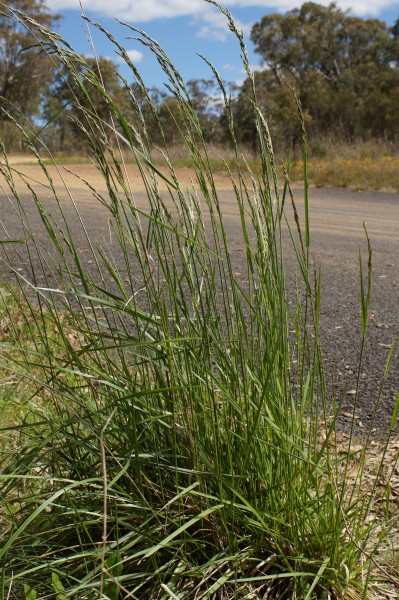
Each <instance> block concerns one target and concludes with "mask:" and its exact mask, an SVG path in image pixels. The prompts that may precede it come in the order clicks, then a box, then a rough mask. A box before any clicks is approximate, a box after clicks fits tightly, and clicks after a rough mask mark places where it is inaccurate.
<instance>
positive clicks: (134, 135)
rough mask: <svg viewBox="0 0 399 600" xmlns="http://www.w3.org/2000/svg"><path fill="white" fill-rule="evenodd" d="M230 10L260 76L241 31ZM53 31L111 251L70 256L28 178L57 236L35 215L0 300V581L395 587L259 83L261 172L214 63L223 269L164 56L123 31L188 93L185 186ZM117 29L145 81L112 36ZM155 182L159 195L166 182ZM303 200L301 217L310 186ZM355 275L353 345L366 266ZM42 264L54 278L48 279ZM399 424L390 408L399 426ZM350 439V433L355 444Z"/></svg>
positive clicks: (62, 586)
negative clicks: (290, 252)
mask: <svg viewBox="0 0 399 600" xmlns="http://www.w3.org/2000/svg"><path fill="white" fill-rule="evenodd" d="M225 15H226V18H227V19H229V25H230V27H231V28H232V30H233V31H234V32H235V34H236V36H237V38H238V42H239V45H240V50H241V53H242V56H243V60H244V67H245V68H246V69H247V71H248V75H249V76H250V77H251V76H252V75H251V73H250V71H249V67H248V60H247V55H246V50H245V47H244V45H243V42H242V38H241V35H240V33H239V32H238V31H237V30H236V28H235V25H234V23H233V21H232V20H231V19H230V17H229V15H228V13H227V12H226V11H225ZM24 20H25V23H27V24H28V25H29V19H28V18H27V17H26V18H24ZM44 33H45V35H46V37H47V43H48V46H47V50H48V51H49V53H50V55H52V56H53V57H57V60H59V61H61V62H62V63H63V64H64V65H65V66H66V67H67V68H68V69H69V71H70V73H71V76H72V78H74V80H75V83H76V84H77V86H78V88H79V89H80V90H81V92H82V93H83V98H84V100H83V101H82V100H81V104H80V110H81V125H82V128H83V130H84V131H85V135H86V136H87V141H88V143H89V144H90V145H91V150H92V155H93V158H94V160H95V162H96V165H97V167H98V169H99V171H100V173H101V174H102V176H103V178H104V180H105V181H106V183H107V190H108V192H107V195H102V196H99V197H98V200H99V202H101V203H102V205H105V206H106V207H107V209H108V211H109V218H110V221H111V223H112V232H113V238H114V239H115V240H116V243H117V245H118V254H119V256H121V257H122V264H121V263H117V262H116V261H114V260H113V259H112V257H110V255H109V252H107V250H106V249H105V248H101V247H100V246H98V245H97V244H96V243H95V242H94V241H93V240H90V239H89V238H87V246H88V248H89V253H88V254H84V255H81V254H80V252H79V249H78V247H77V244H76V241H75V240H74V237H73V233H72V232H71V228H70V227H69V223H68V222H67V220H66V219H64V220H63V218H62V217H60V218H57V220H56V221H54V220H53V219H52V218H51V215H49V214H48V213H47V211H46V207H45V202H44V200H43V199H42V198H41V197H40V196H39V195H38V194H37V192H36V191H35V189H34V188H31V194H32V202H33V203H34V205H35V206H36V209H37V211H38V213H39V214H40V216H41V218H42V221H43V223H44V225H45V227H46V231H47V237H48V241H50V242H51V251H50V252H49V251H48V250H46V249H45V248H44V247H43V246H41V245H40V240H37V238H35V237H34V236H33V235H30V234H31V233H32V234H33V233H34V232H30V231H29V221H28V225H27V232H26V237H27V242H26V244H27V251H28V252H29V254H28V256H30V257H31V260H32V262H33V264H34V265H35V273H34V277H33V278H32V280H31V281H27V280H26V279H21V278H20V279H18V278H17V285H19V290H18V291H15V288H10V290H11V291H10V292H7V293H12V298H13V301H12V302H10V301H8V300H7V301H6V302H5V303H3V306H2V314H5V315H6V316H7V319H8V320H9V323H10V326H9V332H11V333H12V335H11V337H7V339H4V340H3V341H2V367H1V368H2V369H3V372H4V373H6V377H15V378H18V381H19V382H20V383H19V385H21V386H22V389H23V390H24V395H25V400H24V406H23V409H22V410H20V409H19V407H18V402H17V397H16V396H17V389H18V388H16V389H14V390H13V391H12V392H11V394H12V395H11V397H10V398H9V399H7V396H6V395H3V396H2V402H3V403H5V404H6V405H7V406H8V407H9V408H8V410H9V413H8V414H9V416H8V419H7V421H6V423H5V426H4V427H3V431H2V433H3V435H4V436H5V439H6V440H11V441H7V442H6V443H5V446H4V447H3V448H2V465H3V469H2V474H1V476H0V499H1V504H2V514H3V531H4V533H3V537H4V540H3V544H2V547H1V549H0V558H1V561H2V574H1V586H2V592H1V594H0V595H1V596H2V597H7V598H28V599H29V600H31V599H34V598H68V597H71V598H79V599H86V598H90V599H91V598H93V599H94V598H104V599H105V598H110V599H116V598H148V599H155V598H162V599H167V598H179V599H183V598H187V599H188V598H256V597H259V598H261V597H264V598H282V597H288V598H297V599H298V600H299V599H304V600H305V599H306V600H311V599H312V598H317V599H319V598H325V599H327V598H341V597H347V598H373V594H374V593H375V591H376V590H377V587H378V586H379V585H384V584H387V583H390V584H392V583H393V581H395V576H394V573H395V571H394V570H392V568H391V567H389V569H390V570H389V571H388V570H387V569H388V567H387V566H386V565H385V563H384V561H385V557H384V554H383V545H384V543H386V541H387V540H389V539H390V535H391V530H392V528H393V527H394V526H395V524H396V523H397V517H396V512H395V511H392V510H391V509H390V507H391V506H392V504H391V498H390V495H389V486H388V485H387V486H386V490H385V493H384V494H383V495H382V497H381V495H380V491H379V490H380V488H379V487H378V486H377V479H376V480H375V484H373V485H372V487H371V490H368V491H367V493H366V492H365V489H364V481H363V479H364V464H365V456H366V455H365V452H364V451H361V452H359V451H358V452H357V454H356V459H357V460H358V464H359V467H360V468H359V470H358V474H357V475H356V477H355V478H354V480H353V478H352V479H351V478H350V477H349V476H348V474H349V469H350V466H351V464H352V460H353V456H351V454H350V452H348V448H347V451H346V452H345V453H344V455H343V456H342V455H341V454H340V453H338V452H337V449H336V446H335V444H334V443H333V442H334V440H335V435H336V431H335V419H336V417H337V416H338V413H339V406H334V405H332V404H331V399H330V398H328V396H327V391H326V390H327V388H326V382H325V375H324V371H323V365H322V361H321V349H320V346H319V338H318V328H319V306H320V287H319V283H320V281H319V277H318V275H317V274H314V273H313V266H312V265H311V266H309V244H310V242H311V231H309V228H308V225H307V221H305V225H304V227H303V232H302V231H301V229H300V228H299V221H298V222H297V223H298V228H297V229H295V230H291V231H290V233H291V238H290V242H289V243H290V244H291V245H293V246H294V249H295V252H296V259H297V266H298V274H299V281H298V294H297V298H296V305H295V306H294V308H293V307H292V305H290V304H289V298H288V293H287V289H286V283H285V268H284V267H285V262H284V260H285V259H284V255H285V243H286V242H283V239H286V238H285V237H284V235H283V231H285V230H286V228H289V225H288V223H287V221H286V212H285V211H287V212H288V211H291V210H293V209H295V205H294V204H293V202H292V203H291V197H290V187H289V183H288V179H287V180H285V181H284V179H283V181H282V183H283V186H280V185H279V179H278V173H277V168H276V161H275V158H274V154H273V148H272V141H271V138H270V135H269V132H268V126H267V123H266V121H265V120H264V117H263V115H262V114H261V113H260V111H259V110H258V108H257V104H256V94H255V89H253V101H254V114H253V118H254V120H255V122H256V124H257V128H258V135H259V142H260V146H261V149H262V161H261V164H262V169H261V171H260V173H259V174H257V173H253V172H252V171H251V169H250V166H249V165H248V164H245V162H243V160H242V157H241V155H240V149H239V148H238V147H237V145H236V142H235V133H234V122H233V118H232V115H231V113H230V112H229V101H228V97H227V95H226V93H225V90H224V88H223V84H222V82H221V81H220V78H218V75H217V73H216V72H214V75H215V77H216V78H218V81H219V84H220V86H221V92H222V93H223V94H224V97H225V102H226V111H227V115H228V118H229V125H230V134H231V139H232V144H233V147H234V148H235V159H234V162H233V163H231V167H230V170H229V173H230V177H231V181H232V184H233V186H234V201H235V203H236V207H237V211H238V215H239V217H238V219H239V222H240V225H241V233H240V238H241V240H240V241H241V244H242V248H243V249H244V252H245V258H246V267H245V269H246V272H245V278H244V281H245V283H244V282H243V281H242V279H241V278H240V277H239V276H238V275H237V274H236V272H235V270H234V261H233V257H232V256H231V251H230V247H231V241H232V240H230V239H229V235H228V231H227V228H226V224H225V221H224V217H223V213H222V210H221V205H220V199H219V197H218V192H217V189H216V186H215V183H214V178H213V164H212V162H210V161H209V160H208V156H207V148H206V146H205V144H204V143H203V138H202V133H201V129H200V126H199V122H198V119H197V116H196V114H195V113H194V112H193V110H192V105H191V104H190V102H188V101H187V100H188V98H187V93H186V89H185V86H184V83H183V81H182V79H181V77H180V75H179V73H178V71H176V69H175V67H174V66H173V65H172V64H171V62H170V60H169V59H168V57H167V56H166V55H165V54H164V52H163V50H162V49H161V48H160V47H159V46H158V45H157V44H156V43H155V42H154V41H153V40H151V39H150V38H148V37H147V36H146V34H145V33H143V32H137V31H136V30H133V33H134V35H139V37H140V39H141V40H142V41H143V43H145V44H146V45H147V46H148V47H149V48H150V50H151V51H152V52H153V53H154V55H155V57H156V58H157V59H158V61H159V63H160V64H161V66H162V68H163V69H164V73H165V76H166V77H167V78H168V81H169V85H170V88H171V90H173V93H174V94H175V96H176V98H177V99H178V101H179V106H180V110H181V117H182V119H181V122H182V123H183V126H182V129H181V131H180V133H181V138H182V142H184V143H185V145H186V151H187V155H188V156H190V157H191V158H190V160H191V161H192V163H193V164H194V165H195V188H196V189H195V190H193V189H183V188H182V187H181V185H180V183H179V180H178V177H177V175H176V171H175V168H174V165H173V163H172V160H171V159H170V157H169V156H168V152H167V150H166V153H165V159H166V161H167V164H168V169H167V171H166V172H165V169H163V172H162V173H160V171H159V169H158V168H157V167H156V165H154V162H153V160H152V154H151V149H149V148H148V145H147V143H146V131H145V122H144V120H143V119H142V118H141V117H142V115H141V113H140V110H139V107H138V105H137V104H135V101H134V97H132V98H131V100H132V104H133V109H134V110H133V114H134V117H135V118H134V123H135V125H133V124H132V121H131V120H130V119H131V115H124V114H122V113H121V112H120V110H119V108H118V106H115V105H114V104H113V103H112V101H111V99H110V98H109V97H108V95H107V92H106V90H105V89H104V88H103V87H102V85H101V82H100V81H99V79H98V78H97V76H96V75H95V73H93V72H91V71H90V70H88V71H87V72H86V74H85V75H83V76H82V75H81V73H80V74H79V73H78V72H77V71H76V69H75V60H76V56H75V54H74V52H73V50H72V49H71V48H69V47H67V46H65V45H64V44H63V43H60V40H59V38H58V36H56V35H55V34H53V33H52V32H50V31H46V32H44ZM105 35H108V37H110V35H109V34H107V33H106V32H105ZM113 43H114V44H115V45H116V46H117V48H118V49H119V51H120V53H121V55H122V58H123V59H124V60H125V61H126V63H127V64H128V66H130V68H131V71H132V77H134V78H135V80H136V83H137V84H138V85H139V86H140V88H141V92H142V93H143V94H146V88H145V85H144V83H143V81H142V79H141V77H140V74H139V73H138V72H137V71H136V69H135V67H134V65H132V64H131V63H130V61H129V57H128V55H127V54H126V53H125V52H124V49H123V47H121V46H118V43H117V42H116V41H115V40H113ZM54 60H56V59H55V58H54ZM211 68H212V67H211ZM88 82H90V85H94V88H95V89H96V91H97V93H100V94H101V96H102V97H103V98H104V100H105V101H106V102H107V104H108V106H109V111H110V119H109V122H108V123H105V122H103V121H102V120H101V119H100V118H99V117H98V115H97V114H96V111H95V106H94V105H93V104H92V102H91V98H90V94H89V93H88V89H89V87H90V86H89V85H88ZM148 101H149V102H150V100H149V99H148ZM160 136H162V131H161V130H160ZM303 141H304V157H305V158H306V147H305V138H304V140H303ZM36 143H37V142H36ZM26 144H27V145H28V146H29V147H30V150H31V152H32V155H33V156H35V157H36V159H37V163H38V164H39V165H40V166H41V168H42V169H43V172H44V173H45V174H46V175H47V176H48V182H49V186H50V189H51V190H52V194H53V196H54V198H55V200H58V198H59V193H60V190H57V189H55V188H54V187H53V188H52V180H51V177H50V175H49V174H48V172H47V167H46V163H45V160H47V159H48V158H49V156H48V154H47V153H46V148H45V147H44V146H43V147H41V148H40V150H38V149H37V148H36V147H35V146H34V145H33V144H32V143H31V142H30V138H29V131H26ZM118 145H120V147H121V151H120V152H119V149H118V150H115V148H118ZM127 152H130V154H131V157H132V159H134V160H135V161H136V163H137V165H138V166H139V168H140V172H141V175H142V178H143V181H144V182H145V184H146V190H147V207H146V208H145V209H140V210H139V209H138V208H137V207H136V206H135V204H134V196H133V194H132V190H131V187H130V182H129V179H128V177H127V174H126V171H125V164H124V156H125V155H126V153H127ZM50 158H51V157H50ZM1 165H2V166H1V169H2V172H3V175H5V177H6V180H7V181H8V185H9V194H10V198H12V202H13V203H14V205H15V206H16V208H17V210H18V211H19V213H20V216H21V220H22V221H24V222H25V221H26V215H25V201H23V200H22V199H21V198H20V197H19V196H18V192H17V188H16V186H15V185H14V172H13V170H12V168H11V167H10V166H9V165H8V163H7V156H6V154H5V153H4V154H3V159H2V162H1ZM226 170H228V167H227V166H226ZM160 177H162V178H163V181H164V182H166V183H167V186H168V190H169V193H168V194H160V192H159V189H158V182H159V178H160ZM248 181H251V184H248ZM282 187H283V191H279V190H280V189H282ZM64 191H65V190H64ZM66 191H67V192H68V190H66ZM72 200H75V199H73V198H72ZM76 200H78V199H76ZM304 203H305V214H307V210H308V199H307V190H306V189H305V193H304ZM74 206H75V209H76V213H77V217H78V218H80V214H79V208H78V204H75V205H74ZM60 209H61V210H62V204H61V202H60ZM234 242H237V239H235V240H234ZM4 248H5V249H6V250H8V248H9V246H8V245H6V246H4ZM8 256H9V260H10V261H12V254H8ZM370 257H371V252H370ZM86 259H87V260H88V259H90V260H91V268H90V270H89V269H88V268H87V263H85V260H86ZM93 265H94V267H93ZM361 268H362V265H361ZM364 270H365V273H364V277H363V279H362V289H361V302H360V305H361V313H362V324H363V341H362V340H360V342H361V343H364V337H365V335H366V329H367V316H368V314H367V313H368V304H369V297H370V293H369V292H370V287H369V286H370V277H371V261H369V263H368V266H367V265H366V266H365V267H364ZM362 273H363V269H362ZM39 276H42V277H43V279H44V282H45V283H44V284H41V285H40V286H39V285H38V284H37V283H36V282H37V281H38V280H39ZM54 281H56V282H57V283H56V284H54ZM107 281H108V282H110V283H106V282H107ZM12 290H14V291H12ZM21 315H22V317H21ZM392 353H393V350H392ZM392 353H391V354H390V356H391V357H392ZM360 368H361V365H359V373H360ZM388 368H389V364H388V365H387V370H388ZM357 401H358V398H357V396H356V397H355V399H354V415H355V411H356V405H357ZM398 402H399V401H398ZM10 407H13V408H14V411H13V413H11V411H10ZM16 408H18V410H16ZM333 409H334V410H335V412H334V410H333ZM395 421H396V413H395V414H394V415H393V417H392V427H391V429H392V431H393V428H394V425H395ZM392 431H390V432H388V441H389V437H390V435H391V433H392ZM15 438H16V439H15ZM353 441H354V440H353V436H351V438H350V440H349V450H350V446H351V444H352V443H353ZM387 444H388V442H387ZM387 447H388V446H387ZM16 448H17V450H16ZM394 467H395V465H394V466H393V468H394ZM388 481H389V473H388ZM377 488H378V489H377ZM377 491H378V493H377ZM380 564H381V565H382V567H381V568H380V566H379V565H380Z"/></svg>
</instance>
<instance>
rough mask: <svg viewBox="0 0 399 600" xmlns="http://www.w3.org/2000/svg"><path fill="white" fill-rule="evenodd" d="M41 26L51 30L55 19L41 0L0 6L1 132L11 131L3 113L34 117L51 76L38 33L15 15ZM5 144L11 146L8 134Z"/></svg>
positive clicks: (50, 69)
mask: <svg viewBox="0 0 399 600" xmlns="http://www.w3.org/2000/svg"><path fill="white" fill-rule="evenodd" d="M15 11H21V12H23V13H24V14H26V15H27V16H28V17H30V18H31V19H33V20H34V21H37V23H39V24H40V25H42V26H46V27H53V26H54V25H55V23H56V22H57V20H58V18H59V17H58V16H57V15H55V14H52V13H50V12H49V11H48V9H47V7H46V4H45V1H44V0H11V1H9V2H8V3H7V4H3V3H1V4H0V129H1V130H2V134H3V139H4V132H5V130H8V133H9V132H10V124H9V120H8V118H7V115H6V114H5V111H6V112H8V113H10V114H12V115H14V116H16V117H17V115H18V114H19V113H22V114H24V115H25V116H27V117H32V116H34V115H37V114H38V112H39V107H40V101H41V97H42V94H43V92H44V91H45V89H46V86H47V85H48V82H49V81H50V80H51V77H52V70H53V66H52V62H51V60H50V58H49V57H48V56H47V54H46V52H45V50H44V49H43V48H42V47H41V45H40V41H41V35H40V31H39V30H38V29H37V28H35V27H34V25H30V26H29V30H28V29H27V28H26V27H25V26H24V25H23V24H21V22H20V20H19V19H18V12H15ZM5 138H6V139H5V141H6V143H7V141H8V142H9V145H10V144H11V139H10V135H6V136H5Z"/></svg>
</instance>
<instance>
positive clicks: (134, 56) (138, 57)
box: [127, 49, 144, 64]
mask: <svg viewBox="0 0 399 600" xmlns="http://www.w3.org/2000/svg"><path fill="white" fill-rule="evenodd" d="M127 55H128V57H129V58H130V60H131V61H132V63H133V64H135V63H139V62H141V61H142V60H143V58H144V54H143V53H142V52H140V50H134V49H132V50H127Z"/></svg>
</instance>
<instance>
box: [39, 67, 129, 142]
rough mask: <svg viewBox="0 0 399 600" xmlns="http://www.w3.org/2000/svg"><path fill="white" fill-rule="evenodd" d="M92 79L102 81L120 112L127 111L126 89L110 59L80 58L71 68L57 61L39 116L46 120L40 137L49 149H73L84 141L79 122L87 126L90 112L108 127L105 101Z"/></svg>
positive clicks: (107, 111)
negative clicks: (41, 115) (44, 140)
mask: <svg viewBox="0 0 399 600" xmlns="http://www.w3.org/2000/svg"><path fill="white" fill-rule="evenodd" d="M96 79H97V80H98V81H101V82H102V85H103V87H104V89H105V90H106V92H107V95H108V97H109V98H110V99H111V101H112V102H114V103H115V104H116V105H117V106H118V107H119V109H120V110H121V111H123V112H124V113H127V112H128V109H129V100H128V94H127V90H126V89H125V88H124V87H123V86H122V85H121V82H120V79H119V76H118V73H117V69H116V66H115V65H114V63H113V62H112V61H111V60H110V59H107V58H104V57H100V58H98V59H95V58H93V57H81V59H80V61H77V62H76V63H75V65H74V69H70V68H69V67H65V65H63V64H62V63H60V64H59V65H58V66H57V68H56V70H55V75H54V79H53V81H52V83H51V86H50V87H49V92H48V94H47V97H46V99H45V102H44V105H43V116H44V118H45V120H46V121H47V123H48V125H47V127H46V128H45V130H44V136H45V137H46V141H48V145H50V146H51V149H52V150H59V151H61V152H64V151H70V150H72V149H73V148H76V143H77V142H79V143H80V144H82V143H83V144H84V143H85V139H86V137H85V135H84V134H83V133H82V130H81V127H80V125H79V123H80V124H81V125H83V126H84V127H90V119H88V118H87V117H88V116H89V117H90V114H93V113H95V114H96V115H97V116H98V117H100V122H102V123H103V124H104V128H105V129H107V124H108V125H110V126H112V124H111V123H110V111H109V107H108V103H107V100H106V99H105V98H104V96H103V95H102V94H101V93H100V92H99V91H98V89H97V86H96ZM99 87H101V86H99ZM109 131H111V129H109ZM109 131H106V133H109Z"/></svg>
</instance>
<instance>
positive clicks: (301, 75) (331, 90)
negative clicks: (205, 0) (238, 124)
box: [243, 2, 399, 141]
mask: <svg viewBox="0 0 399 600" xmlns="http://www.w3.org/2000/svg"><path fill="white" fill-rule="evenodd" d="M397 25H398V23H397V24H396V26H395V27H393V28H389V27H388V26H387V25H386V23H384V22H383V21H379V20H377V19H361V18H358V17H353V16H351V15H350V14H349V13H347V12H344V11H342V10H341V9H340V8H338V6H337V5H336V4H335V3H332V4H330V5H329V6H320V5H318V4H315V3H314V2H306V3H304V4H303V5H302V7H301V8H300V9H295V10H292V11H290V12H288V13H286V14H285V15H282V14H280V13H275V14H270V15H266V16H265V17H263V18H262V19H261V21H260V22H258V23H256V24H255V25H254V27H253V29H252V33H251V39H252V41H253V43H254V44H255V50H256V52H257V53H258V54H259V55H260V56H261V58H262V66H263V73H262V76H261V77H259V78H258V83H259V87H260V88H262V89H263V91H264V93H265V94H266V95H267V96H268V99H267V101H266V105H267V106H270V107H272V106H273V103H274V104H276V100H277V105H281V107H282V114H281V115H280V119H281V120H284V114H283V113H284V112H285V103H284V102H283V103H282V104H281V102H279V101H278V98H279V96H281V94H282V89H284V88H286V87H287V86H288V85H290V86H292V88H293V89H294V90H295V91H296V94H297V96H298V98H299V99H300V102H301V105H302V109H303V111H304V113H305V117H306V120H307V125H308V128H309V131H310V133H313V134H325V133H327V132H331V131H334V133H335V134H336V135H340V136H341V137H343V138H344V139H346V140H349V141H353V140H354V139H356V138H363V139H364V138H367V137H370V136H373V137H379V138H383V137H392V136H397V134H398V130H399V122H398V110H397V108H396V106H397V98H398V92H399V69H398V64H399V39H398V35H397ZM244 88H245V84H244V87H243V90H244ZM266 110H267V109H266ZM272 112H273V110H272Z"/></svg>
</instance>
